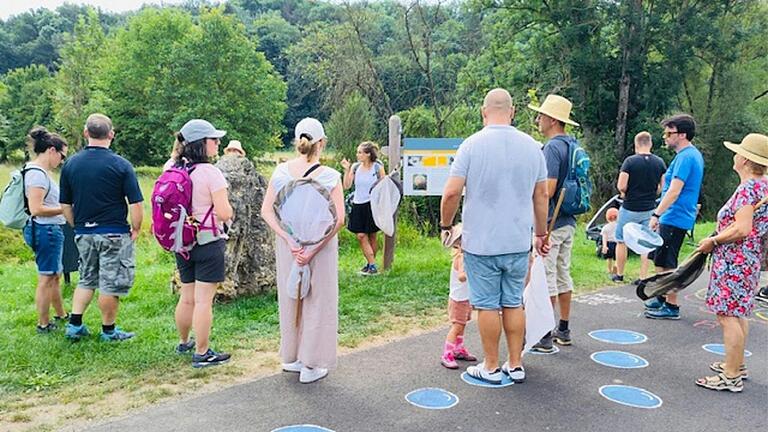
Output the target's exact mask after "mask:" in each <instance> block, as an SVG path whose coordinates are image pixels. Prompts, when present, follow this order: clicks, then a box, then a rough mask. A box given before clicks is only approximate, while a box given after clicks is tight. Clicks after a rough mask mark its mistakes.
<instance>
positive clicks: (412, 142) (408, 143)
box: [403, 138, 464, 151]
mask: <svg viewBox="0 0 768 432" xmlns="http://www.w3.org/2000/svg"><path fill="white" fill-rule="evenodd" d="M462 142H464V138H403V150H453V151H456V150H457V149H458V148H459V146H460V145H461V143H462Z"/></svg>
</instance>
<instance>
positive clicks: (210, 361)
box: [192, 348, 231, 368]
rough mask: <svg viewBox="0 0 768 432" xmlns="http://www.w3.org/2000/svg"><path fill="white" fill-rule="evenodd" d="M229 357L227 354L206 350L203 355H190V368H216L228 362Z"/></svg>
mask: <svg viewBox="0 0 768 432" xmlns="http://www.w3.org/2000/svg"><path fill="white" fill-rule="evenodd" d="M230 357H231V356H230V355H229V354H227V353H217V352H215V351H214V350H212V349H210V348H208V351H206V352H205V354H197V353H195V354H192V367H194V368H202V367H208V366H218V365H221V364H224V363H226V362H228V361H229V358H230Z"/></svg>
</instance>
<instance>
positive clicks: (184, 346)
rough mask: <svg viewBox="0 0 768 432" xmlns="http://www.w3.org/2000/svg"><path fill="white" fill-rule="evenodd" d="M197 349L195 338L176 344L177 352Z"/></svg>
mask: <svg viewBox="0 0 768 432" xmlns="http://www.w3.org/2000/svg"><path fill="white" fill-rule="evenodd" d="M194 349H195V340H194V339H190V340H188V341H187V343H180V344H178V345H176V354H188V353H190V352H192V351H193V350H194Z"/></svg>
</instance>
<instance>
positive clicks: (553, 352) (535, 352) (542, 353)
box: [525, 345, 560, 355]
mask: <svg viewBox="0 0 768 432" xmlns="http://www.w3.org/2000/svg"><path fill="white" fill-rule="evenodd" d="M552 348H553V350H552V352H540V351H531V350H528V351H526V352H525V353H526V354H533V355H552V354H557V353H559V352H560V348H558V347H557V346H556V345H552Z"/></svg>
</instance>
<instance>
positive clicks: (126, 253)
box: [59, 114, 144, 341]
mask: <svg viewBox="0 0 768 432" xmlns="http://www.w3.org/2000/svg"><path fill="white" fill-rule="evenodd" d="M83 134H84V135H85V137H86V138H87V139H88V146H87V147H85V148H84V149H83V150H81V151H80V152H78V153H77V154H76V155H75V156H73V157H72V158H71V159H70V160H69V161H68V162H67V164H66V165H64V168H63V169H62V170H61V195H60V196H59V202H60V203H61V208H62V211H63V213H64V217H65V218H66V219H67V222H68V223H69V224H70V225H72V226H74V227H75V243H77V249H78V251H79V252H80V281H79V282H78V284H77V288H75V292H74V295H73V298H72V314H71V318H70V320H69V324H67V329H66V333H65V335H66V337H67V338H68V339H73V340H77V339H80V338H82V337H84V336H87V335H88V334H89V332H88V329H87V328H86V327H85V324H83V314H84V313H85V310H86V308H88V304H89V303H90V302H91V299H93V293H94V292H95V291H96V290H98V291H99V309H100V310H101V322H102V326H101V339H102V340H104V341H121V340H125V339H130V338H132V337H133V336H134V334H133V333H130V332H126V331H123V330H120V328H118V327H116V326H115V320H116V319H117V310H118V306H119V304H120V297H122V296H125V295H128V292H129V290H130V288H131V286H132V285H133V278H134V275H135V270H136V261H135V256H134V241H135V240H136V237H138V235H139V230H140V229H141V222H142V217H143V215H144V213H143V209H142V204H141V203H142V201H143V200H144V198H143V197H142V195H141V189H139V182H138V181H137V179H136V173H135V172H134V170H133V166H131V163H130V162H128V161H127V160H125V159H123V158H122V157H120V156H118V155H116V154H115V153H113V152H112V150H110V149H109V146H110V144H111V143H112V139H113V138H114V137H115V132H114V131H113V130H112V121H111V120H110V119H109V117H107V116H105V115H102V114H91V115H90V116H89V117H88V120H87V121H86V125H85V130H84V131H83ZM129 205H130V224H129V223H128V222H127V220H126V219H127V218H128V211H129Z"/></svg>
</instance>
